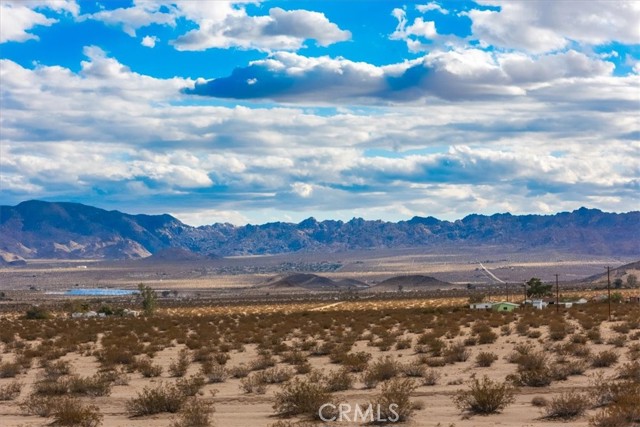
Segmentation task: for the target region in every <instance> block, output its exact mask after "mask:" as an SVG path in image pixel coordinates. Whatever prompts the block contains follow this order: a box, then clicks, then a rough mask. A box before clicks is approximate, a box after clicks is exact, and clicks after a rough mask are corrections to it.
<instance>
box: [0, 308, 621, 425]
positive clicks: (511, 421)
mask: <svg viewBox="0 0 640 427" xmlns="http://www.w3.org/2000/svg"><path fill="white" fill-rule="evenodd" d="M402 303H403V304H406V301H403V302H402ZM342 308H344V304H342V303H335V304H328V305H318V306H317V307H315V308H314V309H315V310H339V309H342ZM351 308H353V307H351ZM426 326H428V325H426ZM541 329H544V328H541ZM496 332H498V330H497V329H496ZM603 333H604V335H605V337H606V336H608V335H610V334H611V331H610V330H609V329H608V325H603ZM406 336H408V337H411V338H413V339H415V335H409V334H407V335H406ZM460 338H461V337H456V339H455V340H459V339H460ZM521 342H533V343H535V342H536V340H532V339H528V338H524V337H520V336H517V335H515V334H511V335H508V336H500V337H499V338H498V340H497V341H496V342H495V343H493V344H486V345H477V346H473V347H469V349H470V351H471V357H470V358H469V359H468V360H467V361H466V362H461V363H456V364H453V365H446V366H444V367H440V368H436V369H437V370H438V371H439V372H440V374H441V378H440V381H439V383H438V384H437V385H435V386H421V387H419V388H418V389H417V390H416V391H415V392H414V393H413V395H412V397H413V400H414V401H416V402H419V403H420V404H421V406H422V409H420V410H418V411H417V412H416V413H415V415H414V416H413V417H412V419H411V420H410V421H409V422H408V423H406V424H405V425H409V426H416V427H418V426H425V427H426V426H430V427H435V426H456V427H463V426H464V427H466V426H468V427H471V426H487V427H488V426H557V425H558V424H562V423H560V422H557V421H547V420H544V419H542V418H541V412H540V410H539V409H537V408H534V407H533V406H532V405H531V403H530V402H531V399H532V398H533V397H534V396H544V397H546V398H550V397H552V396H553V395H555V394H557V393H560V392H562V391H566V390H570V389H576V390H580V391H586V390H587V389H588V383H589V376H590V375H593V374H594V373H595V372H596V371H598V370H594V369H591V370H589V371H588V372H587V374H588V375H581V376H572V377H569V379H568V380H567V381H554V382H553V383H552V385H551V386H549V387H543V388H526V387H525V388H522V389H520V391H519V392H518V394H517V399H516V402H515V403H514V404H513V405H511V406H509V407H507V408H506V409H505V410H504V411H503V412H502V413H501V414H494V415H489V416H473V417H470V418H468V417H464V416H462V415H461V414H460V411H459V410H458V409H456V408H455V407H454V406H453V404H452V401H451V397H452V395H453V394H454V393H455V391H456V390H459V389H461V388H463V387H464V384H462V385H461V383H463V382H465V381H468V380H469V379H470V378H473V377H475V376H477V377H480V376H482V375H488V376H489V377H491V378H493V379H499V380H502V379H504V378H505V377H506V376H507V375H508V374H511V373H513V372H514V371H515V365H513V364H510V363H508V362H507V361H506V360H505V357H506V356H507V355H508V354H509V353H510V352H511V351H512V349H513V347H514V345H516V344H517V343H521ZM589 346H590V348H591V350H592V352H599V351H601V350H604V349H612V348H613V347H612V346H611V345H607V344H601V345H595V344H589ZM181 348H182V346H174V347H168V348H165V349H164V350H162V351H160V352H158V353H157V354H156V356H155V357H154V359H153V360H154V363H157V364H160V365H162V366H163V367H164V368H165V372H164V373H163V375H162V377H160V378H153V379H145V378H142V376H141V375H140V374H138V373H134V374H131V377H130V378H131V380H130V383H129V385H127V386H114V387H113V389H112V392H111V395H110V396H108V397H100V398H95V399H85V400H86V401H92V402H93V403H94V404H96V405H97V406H98V407H99V408H100V410H101V412H102V413H103V414H104V416H105V418H104V424H103V425H104V426H105V427H134V426H156V427H162V426H169V425H170V424H171V422H172V416H171V415H168V414H160V415H155V416H151V417H143V418H135V419H131V418H128V417H127V415H126V414H125V411H124V408H125V402H126V400H127V399H130V398H132V397H134V396H135V395H136V393H137V392H139V391H140V390H142V389H143V388H144V387H145V386H148V385H150V384H153V383H157V382H159V381H173V379H171V378H168V376H167V373H166V368H167V367H168V365H169V363H170V361H171V359H172V358H175V357H176V355H177V353H178V351H179V350H180V349H181ZM614 350H615V351H616V352H618V353H619V354H620V355H621V361H625V360H626V359H625V356H624V349H614ZM352 351H367V352H370V353H371V354H372V355H373V358H374V359H375V358H376V357H378V356H380V355H390V356H393V357H394V358H396V360H399V361H401V362H403V363H406V362H408V361H410V360H413V359H414V358H416V357H417V356H416V355H415V354H414V351H413V350H412V349H406V350H390V351H386V352H381V351H380V350H378V349H377V348H376V347H369V346H367V342H366V341H358V342H357V343H356V345H355V346H354V348H353V349H352ZM480 351H490V352H494V353H496V354H497V355H498V356H499V359H498V360H497V361H496V362H495V363H494V365H493V366H491V367H490V368H480V367H476V366H475V362H474V360H475V356H476V355H477V354H478V353H479V352H480ZM231 356H232V357H231V360H230V361H229V362H228V364H227V366H235V365H238V364H240V363H248V362H249V361H250V360H252V359H255V358H256V357H257V356H258V353H257V351H256V347H255V346H254V345H246V346H245V351H244V352H237V351H232V352H231ZM12 357H13V356H12V355H11V354H9V353H5V354H4V355H3V361H10V360H12ZM63 359H66V360H69V361H71V363H72V365H73V367H74V371H75V372H76V373H78V374H80V375H82V376H88V375H93V374H94V373H95V372H97V370H98V368H99V364H98V362H97V361H96V359H95V358H94V357H92V356H89V357H87V356H81V355H78V354H68V355H66V356H64V357H63ZM309 360H310V362H311V363H312V365H313V367H314V368H316V369H319V370H321V371H324V372H326V371H328V370H336V369H337V368H338V367H337V366H336V365H332V364H331V363H330V362H329V359H328V357H312V358H310V359H309ZM283 366H284V365H283ZM614 369H615V368H613V367H612V368H607V369H602V370H601V371H603V372H604V373H605V374H607V375H611V374H612V373H613V372H614ZM197 370H198V364H195V363H194V364H192V365H191V366H190V370H189V373H188V374H191V373H196V372H197ZM38 371H39V369H36V368H34V369H31V370H30V371H29V372H28V373H27V374H25V375H21V376H20V378H19V379H20V381H21V382H23V383H24V384H25V387H24V389H23V391H22V394H21V397H20V398H21V399H22V398H24V397H25V396H26V395H27V393H28V392H29V388H30V385H31V384H32V383H33V382H34V381H35V379H36V377H37V374H38ZM11 381H12V380H11V379H0V386H2V385H4V384H7V383H9V382H11ZM239 383H240V380H238V379H228V380H227V381H226V382H224V383H220V384H209V385H206V386H205V387H204V388H203V390H202V392H201V396H202V398H204V399H208V400H210V401H211V402H212V403H213V405H214V407H215V414H214V415H213V419H214V420H215V425H217V426H224V427H253V426H255V427H262V426H269V425H271V424H273V423H275V422H276V421H277V420H278V419H277V418H274V416H273V409H272V404H273V394H274V392H275V391H276V390H277V389H278V386H269V387H268V391H267V393H266V394H264V395H252V394H243V393H242V391H241V390H240V389H239ZM449 383H451V384H449ZM212 390H217V393H215V396H214V397H211V396H212V394H211V391H212ZM375 393H376V390H365V389H364V387H363V385H362V384H361V383H359V382H357V383H356V385H355V388H354V389H353V390H350V391H346V392H340V393H337V394H336V396H337V397H338V400H339V401H340V402H345V403H350V404H356V403H364V402H366V401H367V400H369V399H370V398H371V397H372V396H373V395H374V394H375ZM588 414H593V411H589V413H588ZM588 414H587V416H583V417H580V418H578V419H575V420H571V421H570V422H568V423H567V424H566V425H571V426H578V427H579V426H584V427H586V426H587V425H588ZM49 423H50V421H49V420H47V419H42V418H38V417H34V416H25V415H23V414H22V413H21V412H20V410H19V408H18V407H17V405H16V404H15V402H0V425H2V426H5V427H18V426H44V425H48V424H49ZM327 425H357V424H353V423H346V422H345V423H328V424H327Z"/></svg>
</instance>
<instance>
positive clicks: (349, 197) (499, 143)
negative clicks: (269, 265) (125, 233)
mask: <svg viewBox="0 0 640 427" xmlns="http://www.w3.org/2000/svg"><path fill="white" fill-rule="evenodd" d="M85 53H86V55H87V59H86V61H84V62H83V63H82V65H81V69H80V71H79V72H73V71H71V70H69V69H66V68H63V67H59V66H40V67H37V68H35V69H28V68H25V67H22V66H20V65H19V64H16V63H14V62H12V61H9V60H3V61H1V62H0V78H1V79H2V83H3V84H2V86H0V91H1V93H0V95H1V96H0V99H1V102H2V104H1V105H0V107H1V109H2V120H3V122H2V134H1V140H0V142H1V143H0V168H1V170H2V172H3V173H2V177H1V179H2V181H1V182H0V185H1V187H2V193H0V194H2V197H3V200H6V202H5V203H10V202H14V201H20V200H24V199H27V198H39V197H58V198H70V197H72V198H74V199H83V200H84V201H85V202H87V203H94V204H99V203H98V202H104V201H109V203H114V204H118V205H119V206H120V207H121V206H124V205H126V206H128V210H132V211H141V210H153V211H155V212H157V211H158V210H162V211H169V212H174V213H176V214H177V215H178V217H180V218H181V219H184V220H185V221H186V222H188V223H195V224H198V223H207V222H212V221H218V220H222V221H230V222H234V223H238V222H242V223H244V222H247V221H251V222H260V218H264V217H265V215H270V216H273V217H276V218H278V217H280V218H282V217H283V216H284V214H290V215H291V216H292V217H297V216H308V215H309V214H310V213H312V212H313V213H314V214H318V213H319V214H320V215H322V213H323V212H325V215H324V216H325V217H326V216H329V217H341V216H344V217H347V218H349V217H351V216H354V215H357V216H365V217H368V218H371V217H376V216H380V217H384V218H386V219H400V218H402V217H406V216H410V213H416V214H432V215H438V216H443V217H449V218H451V217H460V216H462V215H464V214H465V213H467V212H472V211H479V212H494V211H496V210H513V211H515V212H539V211H541V210H542V209H544V206H545V205H546V206H551V207H553V209H554V210H559V209H573V208H575V207H578V206H580V205H590V206H595V207H600V208H604V209H607V210H629V207H632V206H637V205H638V195H637V194H638V192H637V189H638V185H640V183H639V180H638V173H639V172H640V171H639V170H638V165H637V161H636V159H637V158H638V157H639V156H640V145H639V144H638V143H637V142H636V141H635V140H630V139H629V137H628V135H631V134H632V133H633V132H634V131H635V132H637V131H638V127H637V99H636V100H635V104H634V103H633V102H632V101H633V97H634V92H633V90H632V89H633V88H637V86H638V83H639V80H638V78H639V77H638V76H636V75H633V76H627V77H624V78H621V77H612V76H610V75H606V70H604V71H602V70H599V69H597V68H596V69H595V71H594V70H593V69H592V68H590V66H583V65H584V64H583V63H582V62H581V60H580V59H579V58H578V59H576V58H574V54H572V53H570V52H567V53H566V54H562V55H556V56H553V57H552V58H551V57H550V58H549V59H548V60H549V61H551V62H550V63H549V64H543V65H544V66H543V70H542V71H539V70H538V71H536V75H538V74H540V75H542V76H544V79H546V80H544V81H538V80H539V79H538V78H534V77H532V76H530V75H529V74H526V73H523V72H522V71H518V72H516V71H513V70H510V71H509V72H505V71H504V69H503V68H505V67H506V65H504V64H505V63H509V64H510V65H509V66H510V67H512V68H513V69H518V70H520V68H518V67H515V66H514V63H516V65H517V61H520V60H522V58H520V57H519V56H513V54H502V56H498V57H495V58H494V57H492V56H491V55H489V56H488V57H484V56H478V58H476V59H477V61H476V62H479V63H480V64H483V61H485V62H486V64H485V65H477V64H476V66H474V67H470V65H469V64H467V63H466V62H465V61H470V60H471V59H470V58H469V57H467V56H465V55H480V54H479V53H477V52H458V53H457V54H456V55H459V56H456V57H449V56H447V55H445V54H444V53H441V54H439V55H434V56H431V57H427V58H424V59H422V60H421V62H419V63H420V64H422V63H423V62H429V63H433V65H432V66H434V67H441V68H442V69H443V70H445V71H447V72H448V73H450V74H452V75H458V76H460V78H462V77H464V78H467V79H471V81H473V82H474V83H473V84H477V85H480V84H484V85H489V86H491V85H492V84H493V83H492V82H494V80H496V79H498V77H499V79H503V80H504V79H507V80H509V81H510V82H511V83H512V84H514V85H516V86H517V87H520V86H523V87H526V91H527V93H528V94H529V95H528V96H522V97H514V98H512V100H511V101H510V102H509V103H505V102H504V101H503V100H501V99H497V100H493V99H492V98H486V99H483V98H479V99H476V101H475V102H467V103H463V104H460V103H453V102H450V101H440V100H439V99H438V98H430V99H429V103H428V104H426V105H425V104H424V103H421V104H419V105H411V104H409V105H407V106H398V107H395V108H393V109H391V108H384V107H383V108H376V107H369V108H367V109H366V112H365V113H363V114H357V113H354V112H353V111H357V110H358V109H357V108H352V109H349V110H343V112H340V113H335V114H328V113H326V111H325V112H323V113H322V114H315V113H314V112H313V109H310V110H309V111H305V110H302V109H298V108H247V107H241V106H238V107H235V108H226V107H220V106H211V105H202V104H201V103H198V105H189V103H188V102H185V101H186V96H185V95H181V94H180V93H179V88H181V87H184V86H186V85H189V84H191V83H192V82H191V81H189V80H185V79H158V78H153V77H149V76H145V75H141V74H138V73H135V72H133V71H131V70H130V69H129V68H128V67H126V66H125V65H123V64H121V63H120V62H119V61H118V60H116V59H114V58H111V57H109V56H108V54H107V53H105V52H104V51H103V50H101V49H99V48H96V47H88V48H86V50H85ZM485 54H486V52H485ZM449 55H454V53H449ZM542 59H543V58H541V59H540V60H542ZM268 61H270V62H268V63H267V62H265V63H261V64H260V65H261V66H264V67H269V69H270V70H271V69H272V70H291V72H292V73H293V74H294V75H296V76H305V75H306V74H307V73H308V72H309V71H310V70H313V71H314V72H316V73H318V74H319V75H320V76H323V75H330V76H332V75H334V74H336V75H340V74H342V75H344V76H346V80H344V81H342V82H341V84H342V85H344V86H343V87H344V88H347V86H348V82H351V84H352V85H353V84H354V83H353V82H355V81H357V79H362V78H364V79H365V80H367V79H369V80H376V78H377V77H376V76H385V75H398V73H402V67H398V69H394V68H393V67H391V68H390V69H387V68H381V67H375V66H372V65H369V64H359V63H353V62H349V61H346V62H341V61H337V60H331V59H330V58H304V57H300V56H299V55H295V54H291V53H288V54H284V55H277V56H273V57H271V58H269V60H268ZM342 61H345V60H342ZM536 64H537V62H534V64H528V65H527V66H528V67H534V68H535V66H536ZM587 64H588V62H587ZM447 67H448V68H447ZM563 67H565V68H567V69H569V70H570V71H568V72H567V71H563V72H557V71H554V72H549V71H548V68H563ZM405 68H406V67H405ZM507 68H508V67H507ZM524 68H527V67H524ZM283 72H284V71H283ZM601 72H602V73H605V74H604V75H602V74H598V73H601ZM465 73H468V75H467V74H465ZM573 75H588V77H568V76H573ZM496 76H498V77H496ZM499 79H498V80H499ZM303 81H304V80H303ZM330 82H331V80H326V79H325V80H323V84H327V83H330ZM259 84H260V81H258V82H257V83H256V85H259ZM370 87H373V86H370ZM327 90H332V89H331V87H329V88H328V89H327ZM335 93H337V91H336V92H335ZM318 96H319V95H318ZM60 99H65V103H64V104H61V103H60ZM611 103H620V107H619V108H617V109H614V110H606V109H602V108H601V106H602V105H611ZM461 105H462V108H463V109H464V112H463V113H461V110H460V108H461ZM594 106H598V108H599V109H597V108H593V107H594ZM625 106H626V107H625ZM623 107H624V108H623ZM52 111H55V114H52ZM602 141H606V144H603V142H602ZM187 206H188V207H189V208H188V209H187V208H186V207H187ZM238 212H242V215H244V217H242V216H239V215H236V214H237V213H238ZM320 215H319V216H320ZM198 218H199V219H198Z"/></svg>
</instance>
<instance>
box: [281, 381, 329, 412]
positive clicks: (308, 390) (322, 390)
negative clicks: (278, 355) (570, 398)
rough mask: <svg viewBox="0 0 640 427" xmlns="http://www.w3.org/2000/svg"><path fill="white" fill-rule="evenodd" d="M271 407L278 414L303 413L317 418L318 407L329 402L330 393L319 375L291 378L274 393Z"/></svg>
mask: <svg viewBox="0 0 640 427" xmlns="http://www.w3.org/2000/svg"><path fill="white" fill-rule="evenodd" d="M274 399H275V403H274V404H273V409H274V410H275V412H276V414H277V415H278V416H284V417H288V416H292V415H305V416H309V417H313V418H319V413H318V411H319V409H320V407H321V406H322V405H324V404H326V403H331V402H332V401H331V395H330V394H329V391H328V390H327V389H326V387H325V386H324V384H323V382H322V381H321V378H319V375H314V374H311V375H310V376H309V377H307V378H304V379H302V378H298V377H296V378H293V379H292V380H291V381H288V382H286V383H284V384H283V385H282V386H281V389H280V390H279V391H277V392H276V393H275V396H274Z"/></svg>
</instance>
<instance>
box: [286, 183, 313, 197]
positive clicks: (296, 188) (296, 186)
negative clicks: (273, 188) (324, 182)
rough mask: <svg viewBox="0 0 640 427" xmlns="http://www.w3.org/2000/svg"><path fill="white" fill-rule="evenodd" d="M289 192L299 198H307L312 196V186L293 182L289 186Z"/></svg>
mask: <svg viewBox="0 0 640 427" xmlns="http://www.w3.org/2000/svg"><path fill="white" fill-rule="evenodd" d="M291 191H293V192H294V193H295V194H297V195H298V196H300V197H303V198H305V199H306V198H308V197H311V195H312V194H313V186H312V185H309V184H305V183H304V182H294V183H293V184H291Z"/></svg>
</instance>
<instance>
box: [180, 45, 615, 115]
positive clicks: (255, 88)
mask: <svg viewBox="0 0 640 427" xmlns="http://www.w3.org/2000/svg"><path fill="white" fill-rule="evenodd" d="M613 68H614V67H613V64H611V63H610V62H607V61H603V60H602V59H601V58H598V57H589V56H587V55H585V54H583V53H579V52H576V51H573V50H570V51H568V52H563V53H557V54H555V53H554V54H549V55H540V56H538V57H536V58H533V57H529V56H526V55H524V54H516V53H491V52H487V51H484V50H481V49H474V48H468V49H452V50H448V51H440V50H435V51H433V52H430V53H429V54H427V55H425V56H423V57H422V58H418V59H415V60H412V61H405V62H402V63H398V64H391V65H388V66H382V67H379V66H374V65H371V64H367V63H360V62H353V61H349V60H347V59H344V58H335V59H334V58H330V57H316V58H309V57H305V56H302V55H298V54H295V53H288V52H276V53H274V54H272V55H270V56H269V57H268V58H267V59H264V60H258V61H253V62H251V63H250V64H249V66H248V67H246V68H239V69H236V70H235V71H234V72H233V73H232V74H231V75H230V76H228V77H222V78H218V79H214V80H210V81H198V82H196V85H195V87H194V88H193V89H187V90H186V92H187V93H193V94H198V95H205V96H214V97H221V98H236V99H272V100H279V101H287V102H300V103H305V102H311V103H314V102H320V103H345V102H347V103H351V104H368V103H369V104H371V103H374V104H375V103H408V102H416V101H424V100H425V99H428V98H433V97H438V98H442V99H449V100H464V99H467V100H478V99H484V98H487V97H505V96H506V97H524V96H527V95H534V96H535V90H536V89H539V88H541V87H546V86H550V87H556V85H560V84H564V83H563V79H590V78H601V77H605V76H609V75H610V74H611V72H612V71H613ZM577 81H579V80H577ZM587 93H588V92H587Z"/></svg>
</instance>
